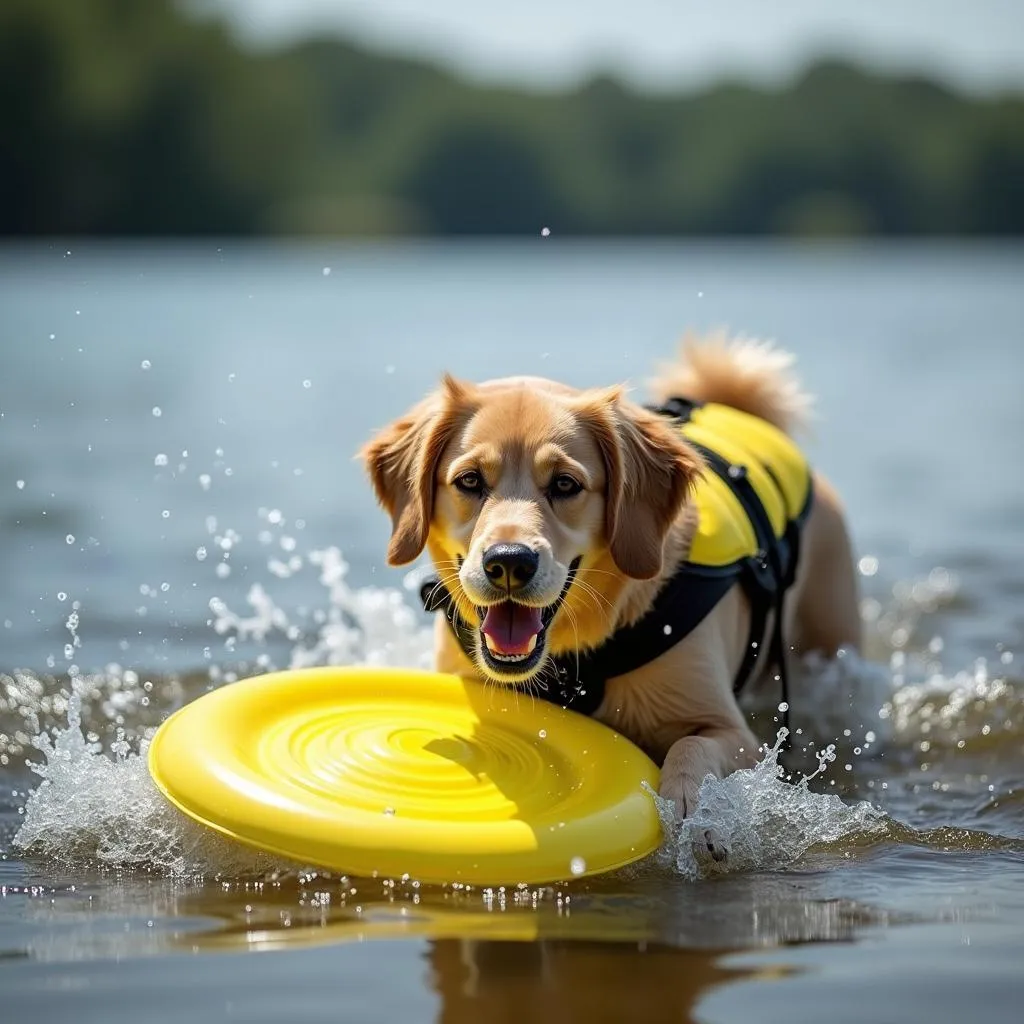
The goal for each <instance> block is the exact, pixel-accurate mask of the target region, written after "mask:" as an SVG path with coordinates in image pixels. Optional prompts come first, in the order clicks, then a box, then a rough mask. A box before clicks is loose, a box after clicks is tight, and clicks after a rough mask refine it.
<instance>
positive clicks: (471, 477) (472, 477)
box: [454, 470, 484, 494]
mask: <svg viewBox="0 0 1024 1024" xmlns="http://www.w3.org/2000/svg"><path fill="white" fill-rule="evenodd" d="M454 484H455V486H456V487H457V488H458V489H459V490H460V491H462V493H463V494H483V490H484V478H483V477H482V476H481V475H480V474H479V473H477V472H476V471H475V470H470V471H469V472H468V473H463V474H462V475H461V476H457V477H456V478H455V480H454Z"/></svg>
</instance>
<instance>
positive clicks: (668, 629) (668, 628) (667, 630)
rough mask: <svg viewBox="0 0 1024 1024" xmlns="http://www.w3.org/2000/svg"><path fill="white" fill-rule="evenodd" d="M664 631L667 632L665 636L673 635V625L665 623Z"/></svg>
mask: <svg viewBox="0 0 1024 1024" xmlns="http://www.w3.org/2000/svg"><path fill="white" fill-rule="evenodd" d="M663 632H664V633H665V636H671V635H672V627H671V626H669V625H665V626H664V627H663Z"/></svg>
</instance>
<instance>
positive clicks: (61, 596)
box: [57, 590, 68, 601]
mask: <svg viewBox="0 0 1024 1024" xmlns="http://www.w3.org/2000/svg"><path fill="white" fill-rule="evenodd" d="M67 599H68V595H67V594H66V593H65V592H64V591H63V590H61V591H59V592H58V593H57V600H58V601H66V600H67Z"/></svg>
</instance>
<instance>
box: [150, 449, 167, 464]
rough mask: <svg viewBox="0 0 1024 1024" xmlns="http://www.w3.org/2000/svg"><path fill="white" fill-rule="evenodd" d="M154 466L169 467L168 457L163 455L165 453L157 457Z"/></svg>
mask: <svg viewBox="0 0 1024 1024" xmlns="http://www.w3.org/2000/svg"><path fill="white" fill-rule="evenodd" d="M153 465H154V466H166V465H167V456H166V455H164V453H163V452H161V453H160V454H159V455H158V456H157V457H156V458H155V459H154V460H153Z"/></svg>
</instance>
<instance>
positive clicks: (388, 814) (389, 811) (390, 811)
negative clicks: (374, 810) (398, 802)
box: [384, 807, 395, 818]
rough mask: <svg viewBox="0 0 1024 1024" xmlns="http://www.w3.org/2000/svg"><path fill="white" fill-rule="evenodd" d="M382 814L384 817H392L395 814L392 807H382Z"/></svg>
mask: <svg viewBox="0 0 1024 1024" xmlns="http://www.w3.org/2000/svg"><path fill="white" fill-rule="evenodd" d="M384 816H385V817H386V818H393V817H394V816H395V809H394V807H385V808H384Z"/></svg>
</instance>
